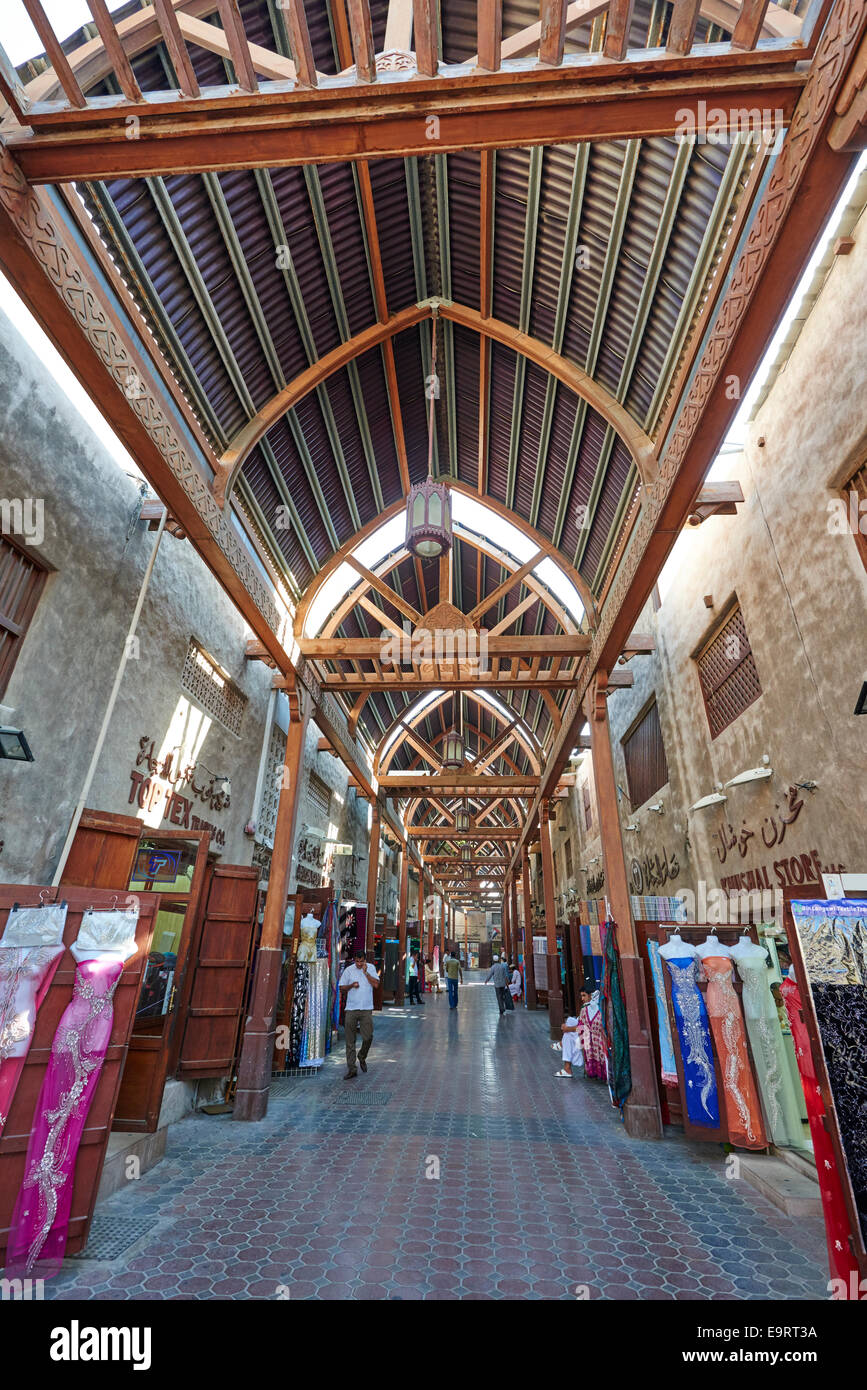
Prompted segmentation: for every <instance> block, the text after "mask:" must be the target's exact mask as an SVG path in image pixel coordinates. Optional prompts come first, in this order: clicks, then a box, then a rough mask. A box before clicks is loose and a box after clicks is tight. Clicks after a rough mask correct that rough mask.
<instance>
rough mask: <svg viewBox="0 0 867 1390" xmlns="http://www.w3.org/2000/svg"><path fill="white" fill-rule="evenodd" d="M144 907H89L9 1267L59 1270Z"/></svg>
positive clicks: (42, 1099)
mask: <svg viewBox="0 0 867 1390" xmlns="http://www.w3.org/2000/svg"><path fill="white" fill-rule="evenodd" d="M137 918H138V910H137V908H136V909H133V910H131V911H120V912H117V911H111V912H94V911H89V912H85V913H84V914H83V916H82V919H81V927H80V930H79V934H78V939H77V941H76V942H75V943H74V944H73V946H72V947H71V950H72V953H73V955H74V956H75V958H76V960H77V962H78V966H77V969H76V973H75V983H74V985H73V991H72V999H71V1000H70V1002H69V1003H68V1004H67V1006H66V1008H65V1010H64V1012H63V1015H62V1017H61V1019H60V1022H59V1024H58V1025H57V1032H56V1033H55V1035H54V1042H53V1043H52V1046H51V1058H50V1060H49V1063H48V1067H47V1069H46V1072H45V1077H44V1079H43V1082H42V1089H41V1091H40V1093H39V1099H38V1101H37V1103H36V1111H35V1115H34V1126H33V1132H32V1134H31V1136H30V1143H29V1145H28V1147H27V1157H26V1160H25V1164H24V1181H23V1183H22V1185H21V1190H20V1192H19V1194H18V1200H17V1202H16V1205H15V1211H14V1213H13V1216H12V1225H11V1230H10V1236H9V1245H8V1249H7V1252H6V1268H7V1270H12V1271H15V1270H17V1269H22V1270H23V1271H24V1274H25V1275H26V1276H28V1277H29V1276H30V1275H31V1274H32V1273H33V1272H34V1270H35V1271H36V1272H37V1274H38V1276H39V1277H40V1278H48V1277H50V1276H51V1275H53V1274H56V1273H57V1271H58V1270H59V1268H60V1265H61V1263H62V1261H63V1255H64V1251H65V1250H66V1237H67V1230H68V1226H69V1212H70V1208H71V1205H72V1192H73V1187H74V1184H75V1167H76V1160H77V1158H78V1147H79V1144H80V1143H81V1137H82V1135H83V1133H84V1128H85V1124H86V1122H87V1115H88V1112H89V1110H90V1106H91V1103H92V1101H93V1098H94V1095H95V1093H96V1089H97V1086H98V1083H99V1078H100V1076H101V1074H102V1067H103V1063H104V1061H105V1054H106V1052H107V1050H108V1046H109V1043H110V1041H111V1032H112V1027H113V1024H114V1009H113V1006H112V1000H113V998H114V992H115V989H116V988H117V983H118V980H119V979H120V977H121V974H122V972H123V966H124V961H125V960H127V959H128V958H129V956H130V955H132V954H134V953H135V949H136V947H135V927H136V921H137Z"/></svg>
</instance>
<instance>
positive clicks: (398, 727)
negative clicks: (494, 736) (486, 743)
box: [373, 690, 542, 777]
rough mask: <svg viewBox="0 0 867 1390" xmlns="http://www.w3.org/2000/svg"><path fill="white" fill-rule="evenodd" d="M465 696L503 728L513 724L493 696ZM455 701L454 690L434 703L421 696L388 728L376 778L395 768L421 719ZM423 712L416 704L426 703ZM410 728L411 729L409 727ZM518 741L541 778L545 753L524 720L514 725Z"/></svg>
mask: <svg viewBox="0 0 867 1390" xmlns="http://www.w3.org/2000/svg"><path fill="white" fill-rule="evenodd" d="M463 694H464V696H465V698H466V699H468V700H474V701H475V702H476V703H477V704H479V705H483V706H484V708H485V710H486V711H487V713H489V714H490V715H491V716H492V717H493V718H494V719H497V720H499V721H500V723H502V724H503V726H504V727H505V726H507V725H508V724H510V723H511V722H512V721H511V720H510V719H509V718H508V713H507V712H505V713H504V711H503V710H501V709H499V708H498V705H497V704H494V703H492V699H493V697H492V696H489V695H487V693H479V692H477V691H475V690H465V691H464V692H463ZM449 699H451V691H449V690H443V691H440V692H439V693H438V694H437V695H436V696H435V697H434V698H433V699H432V700H428V699H425V697H424V696H419V698H418V699H417V700H415V701H414V702H413V704H412V705H410V706H409V707H408V709H407V710H406V711H405V713H404V714H402V715H401V716H400V717H399V718H398V719H395V720H394V722H393V723H392V724H391V725H390V726H389V728H388V729H386V731H385V733H384V734H383V736H382V739H381V740H380V744H379V747H378V748H377V750H376V755H375V757H374V760H373V772H374V776H376V777H384V776H385V774H386V773H387V772H388V769H389V768H390V767H391V764H392V760H393V759H394V755H395V753H396V752H397V750H398V749H399V748H402V747H403V745H404V743H405V742H406V740H407V736H408V735H409V733H410V732H411V730H412V729H413V728H414V727H415V723H416V722H417V721H418V720H420V719H426V718H427V717H428V715H429V714H432V713H433V711H434V710H436V709H439V707H440V705H441V704H443V703H444V701H446V700H449ZM423 701H424V703H423V705H422V708H421V709H415V706H416V705H419V704H422V702H423ZM407 726H408V727H407ZM395 731H397V737H396V738H395V739H394V740H393V741H392V742H391V743H389V739H390V738H391V735H392V734H393V733H394V732H395ZM514 734H515V741H516V743H519V744H520V745H521V747H522V748H523V750H524V752H525V753H526V755H527V758H528V759H529V761H530V766H531V768H532V770H533V772H534V774H535V775H536V776H537V777H539V776H541V773H542V762H541V753H542V750H541V748H540V746H539V742H538V740H537V738H536V736H535V734H534V733H533V731H532V730H531V729H530V728H529V727H528V726H527V725H526V724H524V723H523V722H522V721H520V720H519V721H518V722H517V723H516V724H515V726H514ZM386 744H388V748H387V749H386V751H385V752H384V753H383V751H382V750H383V748H384V747H385V745H386Z"/></svg>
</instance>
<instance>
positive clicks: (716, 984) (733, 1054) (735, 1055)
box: [701, 956, 768, 1149]
mask: <svg viewBox="0 0 867 1390" xmlns="http://www.w3.org/2000/svg"><path fill="white" fill-rule="evenodd" d="M701 964H702V969H703V970H704V973H705V976H706V977H707V1000H706V1003H707V1013H708V1018H709V1019H710V1027H711V1033H712V1034H713V1040H714V1046H715V1048H716V1051H717V1056H718V1057H719V1061H720V1070H721V1072H722V1078H723V1091H724V1103H725V1112H726V1125H727V1128H728V1134H729V1139H730V1140H731V1142H732V1143H733V1144H737V1145H738V1146H739V1147H741V1148H744V1149H764V1148H766V1146H767V1142H768V1141H767V1138H766V1137H765V1128H764V1124H763V1123H762V1108H761V1105H760V1104H759V1097H758V1093H757V1091H756V1085H755V1082H754V1080H753V1073H752V1069H751V1067H750V1059H749V1056H748V1053H747V1039H746V1032H745V1030H744V1017H743V1012H742V1010H741V1003H740V1000H739V999H738V996H737V994H736V993H735V988H734V983H733V979H732V968H733V961H732V959H731V956H704V957H702V962H701Z"/></svg>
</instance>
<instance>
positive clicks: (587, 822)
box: [581, 782, 593, 830]
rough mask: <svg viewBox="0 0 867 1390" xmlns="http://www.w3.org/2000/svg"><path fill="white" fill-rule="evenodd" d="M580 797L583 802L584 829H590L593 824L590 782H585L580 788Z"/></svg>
mask: <svg viewBox="0 0 867 1390" xmlns="http://www.w3.org/2000/svg"><path fill="white" fill-rule="evenodd" d="M581 798H582V800H583V802H584V829H585V830H590V829H591V828H592V826H593V808H592V807H591V805H590V783H589V782H585V783H584V785H583V786H582V788H581Z"/></svg>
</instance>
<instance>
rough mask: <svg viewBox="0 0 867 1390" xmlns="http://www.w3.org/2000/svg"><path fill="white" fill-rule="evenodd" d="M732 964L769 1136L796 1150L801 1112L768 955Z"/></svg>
mask: <svg viewBox="0 0 867 1390" xmlns="http://www.w3.org/2000/svg"><path fill="white" fill-rule="evenodd" d="M735 965H736V966H737V971H738V974H739V975H740V977H741V979H742V981H743V985H744V988H743V995H742V1003H743V1009H744V1021H745V1023H746V1027H747V1036H748V1037H749V1040H750V1046H751V1048H752V1053H753V1062H754V1063H755V1068H756V1081H757V1082H758V1086H759V1096H760V1099H761V1102H762V1111H763V1113H764V1117H765V1125H766V1128H767V1133H768V1137H769V1138H770V1140H771V1142H772V1143H774V1144H777V1145H781V1146H784V1147H785V1146H795V1147H799V1146H801V1145H802V1144H803V1128H802V1125H801V1109H800V1105H799V1103H798V1096H797V1093H796V1091H795V1086H794V1082H793V1079H792V1074H791V1072H790V1071H789V1067H788V1064H787V1061H786V1053H785V1050H784V1048H785V1044H784V1040H783V1034H782V1032H781V1030H780V1020H779V1017H778V1015H777V1005H776V1002H775V1000H774V996H773V994H772V993H771V986H770V983H769V976H768V967H767V954H766V952H765V950H764V949H763V948H762V949H760V950H757V951H756V952H755V954H753V953H751V952H749V953H747V954H746V955H738V954H736V955H735Z"/></svg>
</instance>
